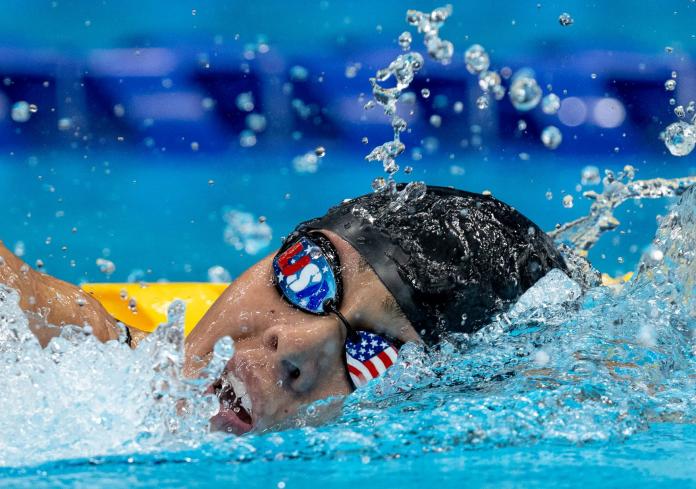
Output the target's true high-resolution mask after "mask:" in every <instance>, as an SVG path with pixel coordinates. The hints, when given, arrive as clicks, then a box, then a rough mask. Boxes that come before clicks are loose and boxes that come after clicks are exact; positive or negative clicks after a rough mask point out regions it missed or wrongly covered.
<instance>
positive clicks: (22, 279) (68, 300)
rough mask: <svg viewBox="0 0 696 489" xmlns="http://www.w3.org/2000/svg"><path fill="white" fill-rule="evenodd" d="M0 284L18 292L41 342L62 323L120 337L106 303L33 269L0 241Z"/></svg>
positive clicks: (100, 335)
mask: <svg viewBox="0 0 696 489" xmlns="http://www.w3.org/2000/svg"><path fill="white" fill-rule="evenodd" d="M0 284H5V285H7V286H9V287H11V288H12V289H14V290H16V291H17V292H18V293H19V297H20V300H19V306H20V307H21V308H22V310H23V311H24V312H25V313H26V314H27V317H28V318H29V327H30V328H31V330H32V332H33V333H34V334H35V335H36V337H37V338H38V339H39V342H40V343H41V345H42V346H45V345H46V344H48V342H49V341H50V340H51V338H53V337H54V336H58V335H59V334H60V330H61V328H62V327H63V326H65V325H68V324H74V325H76V326H84V325H87V324H88V325H89V326H91V328H92V332H93V334H94V336H96V337H97V338H98V339H99V340H101V341H108V340H112V339H117V338H118V333H119V328H118V326H117V325H116V320H115V319H114V318H112V317H111V316H110V315H109V313H108V312H106V310H105V309H104V307H103V306H102V305H101V304H100V303H99V302H98V301H97V300H96V299H94V298H93V297H91V296H90V295H89V294H87V293H86V292H84V291H82V290H81V289H80V288H79V287H76V286H74V285H72V284H69V283H67V282H63V281H62V280H58V279H57V278H55V277H51V276H50V275H46V274H43V273H39V272H37V271H35V270H33V269H32V268H31V267H29V265H27V264H26V263H24V262H23V261H22V260H21V259H19V258H18V257H17V256H15V255H14V254H12V253H11V252H10V251H9V250H8V249H7V248H6V247H5V245H4V244H3V243H2V241H0Z"/></svg>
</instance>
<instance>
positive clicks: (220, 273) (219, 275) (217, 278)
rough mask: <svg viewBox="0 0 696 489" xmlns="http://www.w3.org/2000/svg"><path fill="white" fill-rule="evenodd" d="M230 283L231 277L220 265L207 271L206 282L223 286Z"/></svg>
mask: <svg viewBox="0 0 696 489" xmlns="http://www.w3.org/2000/svg"><path fill="white" fill-rule="evenodd" d="M231 281H232V275H230V272H229V271H227V269H226V268H225V267H223V266H221V265H213V266H212V267H210V268H209V269H208V282H212V283H215V284H224V283H228V282H231Z"/></svg>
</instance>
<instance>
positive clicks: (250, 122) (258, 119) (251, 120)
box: [245, 114, 266, 132]
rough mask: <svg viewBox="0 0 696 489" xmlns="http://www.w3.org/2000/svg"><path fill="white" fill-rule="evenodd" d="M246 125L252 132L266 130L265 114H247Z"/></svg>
mask: <svg viewBox="0 0 696 489" xmlns="http://www.w3.org/2000/svg"><path fill="white" fill-rule="evenodd" d="M245 122H246V126H247V127H248V128H249V129H251V130H252V131H254V132H263V131H265V130H266V116H264V115H263V114H249V115H247V116H246V119H245Z"/></svg>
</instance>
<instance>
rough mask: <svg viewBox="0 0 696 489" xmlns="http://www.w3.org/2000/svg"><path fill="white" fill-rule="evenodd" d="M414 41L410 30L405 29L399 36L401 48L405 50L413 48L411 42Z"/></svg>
mask: <svg viewBox="0 0 696 489" xmlns="http://www.w3.org/2000/svg"><path fill="white" fill-rule="evenodd" d="M412 41H413V37H412V36H411V33H410V32H408V31H404V32H402V33H401V35H400V36H399V46H401V49H403V50H404V51H408V50H409V49H411V42H412Z"/></svg>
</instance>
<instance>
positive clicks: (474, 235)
mask: <svg viewBox="0 0 696 489" xmlns="http://www.w3.org/2000/svg"><path fill="white" fill-rule="evenodd" d="M397 188H398V189H399V190H402V192H400V193H399V194H397V196H395V195H393V194H389V193H387V192H377V193H372V194H368V195H363V196H361V197H358V198H355V199H352V200H349V201H346V202H344V203H342V204H340V205H338V206H336V207H333V208H331V209H330V210H329V211H328V212H327V213H326V215H324V216H323V217H319V218H315V219H312V220H309V221H306V222H304V223H302V224H300V225H299V226H298V227H297V229H296V231H309V230H313V229H315V230H318V229H327V230H330V231H333V232H335V233H336V234H338V235H339V236H341V237H342V238H344V239H345V240H346V241H348V243H350V244H351V245H352V246H353V247H354V248H355V249H356V250H357V251H358V253H360V254H361V255H362V257H363V258H364V259H365V260H366V261H367V262H368V263H369V264H370V266H371V267H372V269H373V270H374V271H375V273H376V274H377V275H378V276H379V278H380V280H381V281H382V282H383V283H384V285H385V286H386V287H387V289H388V290H389V292H391V294H392V295H393V296H394V298H395V299H396V301H397V303H398V304H399V306H400V307H401V310H402V311H403V312H404V314H405V315H406V317H407V318H408V319H409V320H410V322H411V324H412V325H413V326H414V327H415V328H416V331H418V332H419V333H420V334H421V336H422V337H423V339H424V340H425V341H426V342H428V343H435V342H437V341H438V340H439V339H440V338H441V337H442V335H443V334H444V333H447V332H462V333H471V332H474V331H476V330H477V329H479V328H480V327H481V326H483V325H485V324H486V323H487V322H488V321H489V320H490V319H491V317H492V316H493V315H494V314H495V313H497V312H500V311H502V310H504V309H505V308H506V307H507V306H509V305H510V304H511V303H512V302H514V301H515V300H516V299H517V298H518V297H519V296H520V295H522V293H523V292H524V291H525V290H527V289H528V288H529V287H531V286H532V285H534V283H535V282H536V281H537V280H539V279H540V278H541V277H543V276H544V275H545V274H546V273H547V272H548V271H549V270H551V269H552V268H560V269H561V270H566V266H565V263H564V261H563V258H562V257H561V255H560V254H559V252H558V250H557V249H556V247H555V246H554V244H553V242H552V240H551V238H549V236H547V235H546V234H545V233H544V232H543V231H542V230H541V229H539V227H538V226H537V225H536V224H534V223H533V222H532V221H530V220H529V219H527V218H526V217H524V216H523V215H522V214H520V213H519V212H517V211H516V210H515V209H513V208H512V207H510V206H509V205H507V204H504V203H503V202H500V201H499V200H497V199H494V198H493V197H491V196H489V195H479V194H474V193H470V192H464V191H462V190H456V189H453V188H445V187H435V186H428V187H427V188H426V187H425V186H424V185H423V184H410V185H409V186H408V187H407V188H406V189H405V191H404V185H403V184H401V185H399V186H398V187H397ZM399 195H400V197H399ZM406 196H408V197H409V198H406V199H405V198H404V197H406Z"/></svg>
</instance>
